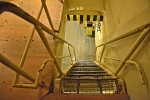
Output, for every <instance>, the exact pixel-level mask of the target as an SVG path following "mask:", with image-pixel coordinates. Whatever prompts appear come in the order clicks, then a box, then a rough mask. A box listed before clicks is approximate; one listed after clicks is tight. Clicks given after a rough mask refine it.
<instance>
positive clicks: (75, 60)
mask: <svg viewBox="0 0 150 100" xmlns="http://www.w3.org/2000/svg"><path fill="white" fill-rule="evenodd" d="M72 48H73V51H74V57H75V61H76V60H77V58H76V53H75V49H74V47H73V46H72Z"/></svg>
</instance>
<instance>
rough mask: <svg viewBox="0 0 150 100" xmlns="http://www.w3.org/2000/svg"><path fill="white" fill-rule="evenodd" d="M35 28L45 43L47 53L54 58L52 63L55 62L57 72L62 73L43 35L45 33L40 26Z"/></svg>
mask: <svg viewBox="0 0 150 100" xmlns="http://www.w3.org/2000/svg"><path fill="white" fill-rule="evenodd" d="M35 28H36V30H37V32H38V34H39V36H40V38H41V39H42V41H43V43H44V45H45V47H46V49H47V51H48V53H49V54H50V55H51V57H52V58H53V59H54V63H55V65H56V68H57V70H58V72H59V73H60V75H63V72H62V70H61V68H60V66H59V65H58V62H57V60H56V57H55V54H54V53H53V51H52V49H51V48H50V46H49V44H48V41H47V39H46V37H45V35H44V32H43V31H42V30H43V29H42V28H41V27H40V26H35Z"/></svg>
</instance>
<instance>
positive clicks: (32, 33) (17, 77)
mask: <svg viewBox="0 0 150 100" xmlns="http://www.w3.org/2000/svg"><path fill="white" fill-rule="evenodd" d="M42 10H43V6H41V8H40V11H39V13H38V16H37V20H39V18H40V16H41V13H42ZM34 32H35V28H33V29H32V32H31V35H30V37H29V40H28V42H27V45H26V47H25V50H24V53H23V56H22V58H21V61H20V64H19V67H20V68H22V67H23V65H24V62H25V59H26V57H27V53H28V50H29V46H30V44H31V41H32V38H33V36H34ZM19 77H20V74H19V73H16V77H15V79H14V82H13V85H15V84H16V83H18V80H19Z"/></svg>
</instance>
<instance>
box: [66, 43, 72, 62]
mask: <svg viewBox="0 0 150 100" xmlns="http://www.w3.org/2000/svg"><path fill="white" fill-rule="evenodd" d="M67 47H68V51H69V55H70V60H71V64H73V61H72V56H71V51H70V47H69V45H68V44H67Z"/></svg>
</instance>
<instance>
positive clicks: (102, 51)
mask: <svg viewBox="0 0 150 100" xmlns="http://www.w3.org/2000/svg"><path fill="white" fill-rule="evenodd" d="M104 50H105V45H104V46H103V49H102V53H101V56H100V60H99V63H101V60H102V57H103V54H104Z"/></svg>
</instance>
